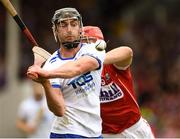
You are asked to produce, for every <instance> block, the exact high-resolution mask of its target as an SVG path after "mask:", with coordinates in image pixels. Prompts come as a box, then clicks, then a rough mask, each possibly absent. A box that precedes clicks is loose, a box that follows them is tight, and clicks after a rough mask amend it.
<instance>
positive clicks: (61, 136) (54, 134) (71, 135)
mask: <svg viewBox="0 0 180 139" xmlns="http://www.w3.org/2000/svg"><path fill="white" fill-rule="evenodd" d="M50 138H70V139H71V138H77V139H78V138H89V137H85V136H81V135H76V134H56V133H52V132H51V134H50ZM92 138H97V139H103V137H102V136H99V137H92Z"/></svg>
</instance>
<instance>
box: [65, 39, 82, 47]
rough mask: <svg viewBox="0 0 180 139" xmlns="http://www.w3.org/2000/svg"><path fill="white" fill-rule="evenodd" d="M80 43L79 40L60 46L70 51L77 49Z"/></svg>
mask: <svg viewBox="0 0 180 139" xmlns="http://www.w3.org/2000/svg"><path fill="white" fill-rule="evenodd" d="M79 43H80V40H75V41H73V42H63V43H62V45H63V47H65V48H67V49H72V48H77V47H78V45H79Z"/></svg>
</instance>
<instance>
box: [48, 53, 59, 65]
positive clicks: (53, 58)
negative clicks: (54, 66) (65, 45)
mask: <svg viewBox="0 0 180 139" xmlns="http://www.w3.org/2000/svg"><path fill="white" fill-rule="evenodd" d="M57 58H58V54H57V55H55V56H54V57H52V58H51V59H50V60H49V63H53V62H55V61H56V59H57Z"/></svg>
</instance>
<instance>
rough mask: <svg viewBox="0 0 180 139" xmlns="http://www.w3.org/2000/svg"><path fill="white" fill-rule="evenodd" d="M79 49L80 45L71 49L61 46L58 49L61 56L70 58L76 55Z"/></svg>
mask: <svg viewBox="0 0 180 139" xmlns="http://www.w3.org/2000/svg"><path fill="white" fill-rule="evenodd" d="M79 49H80V46H78V47H77V48H72V49H67V48H64V47H61V48H60V49H59V53H60V54H61V57H62V58H71V57H74V56H75V55H76V53H77V52H78V51H79Z"/></svg>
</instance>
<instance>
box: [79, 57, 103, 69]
mask: <svg viewBox="0 0 180 139" xmlns="http://www.w3.org/2000/svg"><path fill="white" fill-rule="evenodd" d="M85 55H87V56H91V57H93V58H95V59H96V60H97V61H98V63H99V67H98V68H97V69H96V70H99V69H100V68H101V66H102V62H101V60H100V59H99V58H97V57H95V56H93V55H91V54H84V55H82V56H85Z"/></svg>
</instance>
